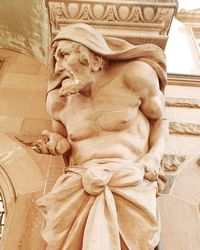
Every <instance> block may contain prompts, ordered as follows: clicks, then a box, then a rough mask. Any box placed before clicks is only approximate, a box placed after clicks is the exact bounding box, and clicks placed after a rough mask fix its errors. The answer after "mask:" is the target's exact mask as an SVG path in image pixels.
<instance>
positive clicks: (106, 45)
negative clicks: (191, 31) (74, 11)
mask: <svg viewBox="0 0 200 250" xmlns="http://www.w3.org/2000/svg"><path fill="white" fill-rule="evenodd" d="M61 40H62V41H63V40H68V41H73V42H77V43H80V44H82V45H84V46H85V47H87V48H88V49H90V50H91V51H93V52H94V53H96V54H97V55H100V56H102V57H104V58H107V59H110V60H119V61H120V60H140V61H144V62H146V63H148V64H149V65H150V66H151V67H152V68H153V69H154V70H155V71H156V73H157V75H158V78H159V83H160V89H161V91H164V88H165V85H166V79H167V77H166V60H165V55H164V53H163V50H162V49H161V48H160V47H158V46H157V45H154V44H142V45H137V46H134V45H132V44H130V43H128V42H127V41H125V40H122V39H120V38H116V37H105V38H104V37H103V36H102V35H101V34H100V33H99V32H98V31H96V30H95V29H94V28H93V27H91V26H90V25H88V24H84V23H76V24H71V25H69V26H67V27H65V28H63V29H61V30H60V32H59V33H58V34H57V35H56V37H55V38H54V39H53V41H52V47H53V44H54V42H55V41H61ZM51 60H52V59H51V58H50V64H51V63H53V62H52V61H51ZM57 85H58V83H57V84H56V83H55V82H49V85H48V92H49V91H51V90H53V89H55V88H56V87H57Z"/></svg>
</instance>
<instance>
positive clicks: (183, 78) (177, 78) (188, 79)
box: [167, 73, 200, 87]
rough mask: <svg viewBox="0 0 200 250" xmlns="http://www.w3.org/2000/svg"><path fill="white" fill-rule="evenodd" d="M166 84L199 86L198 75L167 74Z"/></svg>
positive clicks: (199, 77) (199, 78)
mask: <svg viewBox="0 0 200 250" xmlns="http://www.w3.org/2000/svg"><path fill="white" fill-rule="evenodd" d="M167 84H168V85H178V86H191V87H200V75H181V74H170V73H169V74H168V81H167Z"/></svg>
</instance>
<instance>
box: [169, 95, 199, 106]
mask: <svg viewBox="0 0 200 250" xmlns="http://www.w3.org/2000/svg"><path fill="white" fill-rule="evenodd" d="M165 105H166V106H167V107H185V108H200V99H195V98H183V97H182V98H180V97H165Z"/></svg>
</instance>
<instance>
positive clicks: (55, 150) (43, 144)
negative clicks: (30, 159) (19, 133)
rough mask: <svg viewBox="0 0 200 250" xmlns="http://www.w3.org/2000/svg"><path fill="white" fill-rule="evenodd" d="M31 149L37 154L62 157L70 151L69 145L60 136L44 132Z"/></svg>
mask: <svg viewBox="0 0 200 250" xmlns="http://www.w3.org/2000/svg"><path fill="white" fill-rule="evenodd" d="M32 149H33V150H34V151H35V152H37V153H39V154H51V155H62V154H64V153H65V152H67V151H68V150H69V149H70V144H69V142H68V140H67V139H66V138H65V137H63V136H62V135H60V134H58V133H52V132H49V131H48V130H44V131H42V138H41V139H40V140H38V142H37V144H36V145H35V146H33V147H32Z"/></svg>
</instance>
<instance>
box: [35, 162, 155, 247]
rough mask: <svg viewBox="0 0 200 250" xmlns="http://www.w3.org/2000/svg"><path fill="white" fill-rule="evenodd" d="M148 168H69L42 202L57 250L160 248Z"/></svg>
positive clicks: (130, 165) (46, 228)
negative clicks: (147, 179) (146, 173)
mask: <svg viewBox="0 0 200 250" xmlns="http://www.w3.org/2000/svg"><path fill="white" fill-rule="evenodd" d="M143 176H144V166H142V165H139V164H136V163H130V162H128V161H124V162H110V163H105V164H102V163H101V164H100V163H98V162H95V161H91V162H89V163H86V164H84V165H82V166H81V167H79V166H77V167H69V168H68V170H67V172H66V174H64V175H62V176H60V178H59V179H58V180H57V182H56V184H55V186H54V187H53V189H52V191H51V192H50V193H48V194H47V195H45V196H44V197H42V198H40V199H39V200H38V201H37V204H38V206H39V207H40V208H41V209H42V211H43V215H44V218H45V223H44V225H43V228H42V235H43V237H44V239H45V240H46V242H47V243H48V248H47V249H49V250H50V249H52V250H81V249H82V250H94V249H95V250H102V249H104V250H120V249H123V250H125V249H130V250H147V249H148V250H151V249H154V248H155V246H156V245H157V244H158V240H159V237H158V235H159V234H158V232H159V228H158V223H157V218H156V182H153V183H152V182H148V181H146V180H143Z"/></svg>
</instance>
